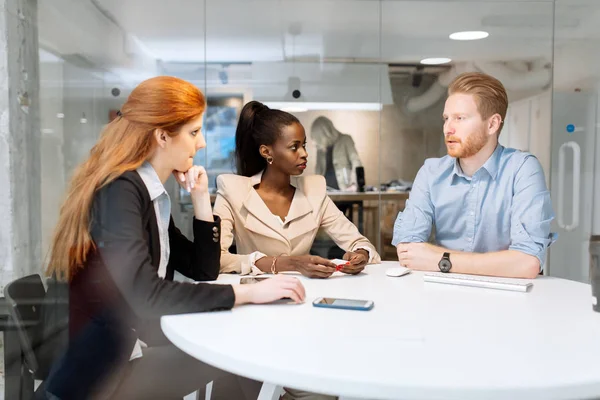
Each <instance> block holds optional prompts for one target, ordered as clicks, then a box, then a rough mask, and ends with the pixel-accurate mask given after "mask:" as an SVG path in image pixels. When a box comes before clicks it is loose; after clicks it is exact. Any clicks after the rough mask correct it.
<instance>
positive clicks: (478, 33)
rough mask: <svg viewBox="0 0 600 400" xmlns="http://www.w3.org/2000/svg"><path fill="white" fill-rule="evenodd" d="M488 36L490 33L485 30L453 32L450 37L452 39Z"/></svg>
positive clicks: (472, 38)
mask: <svg viewBox="0 0 600 400" xmlns="http://www.w3.org/2000/svg"><path fill="white" fill-rule="evenodd" d="M488 36H490V34H489V33H487V32H485V31H463V32H454V33H451V34H450V39H452V40H480V39H485V38H486V37H488Z"/></svg>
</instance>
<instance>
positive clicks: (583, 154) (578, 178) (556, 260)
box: [547, 91, 598, 282]
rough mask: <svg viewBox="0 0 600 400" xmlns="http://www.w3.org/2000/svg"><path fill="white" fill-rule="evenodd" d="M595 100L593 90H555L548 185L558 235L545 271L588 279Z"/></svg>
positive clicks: (595, 95) (565, 276)
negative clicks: (562, 91) (569, 91)
mask: <svg viewBox="0 0 600 400" xmlns="http://www.w3.org/2000/svg"><path fill="white" fill-rule="evenodd" d="M597 99H598V96H597V94H596V93H593V92H587V93H586V92H583V91H582V92H579V93H577V92H575V93H561V92H554V98H553V105H552V111H553V113H552V155H551V176H550V189H551V193H552V202H553V206H554V210H555V214H556V219H555V221H554V223H553V231H554V232H558V234H559V238H558V240H557V242H556V243H554V245H552V246H551V247H550V249H549V263H548V265H547V273H548V274H549V275H551V276H557V277H561V278H567V279H573V280H576V281H580V282H587V281H588V279H589V252H588V247H589V238H590V235H591V232H592V215H593V214H592V211H593V207H592V204H593V194H594V158H595V154H594V153H595V144H596V143H595V141H596V124H597V115H596V114H597V111H596V110H597Z"/></svg>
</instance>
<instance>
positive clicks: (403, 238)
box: [392, 162, 433, 246]
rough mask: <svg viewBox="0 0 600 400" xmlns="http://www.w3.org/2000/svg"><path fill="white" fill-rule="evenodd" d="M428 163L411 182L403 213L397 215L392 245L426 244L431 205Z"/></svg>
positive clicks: (429, 228) (430, 223) (430, 222)
mask: <svg viewBox="0 0 600 400" xmlns="http://www.w3.org/2000/svg"><path fill="white" fill-rule="evenodd" d="M428 175H429V173H428V163H427V162H425V164H424V165H423V166H422V167H421V169H420V170H419V172H418V173H417V177H416V178H415V181H414V182H413V186H412V190H411V192H410V196H409V198H408V200H407V201H406V206H405V208H404V211H401V212H399V213H398V217H397V218H396V222H395V223H394V235H393V238H392V245H394V246H398V244H399V243H418V242H427V240H429V236H430V235H431V227H432V222H433V204H432V202H431V194H430V190H429V176H428Z"/></svg>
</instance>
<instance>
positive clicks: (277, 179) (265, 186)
mask: <svg viewBox="0 0 600 400" xmlns="http://www.w3.org/2000/svg"><path fill="white" fill-rule="evenodd" d="M259 187H260V188H261V189H262V190H267V191H269V192H276V193H287V192H288V191H289V190H290V188H291V185H290V176H289V175H288V174H286V173H284V172H281V171H278V170H276V169H275V168H268V167H267V168H266V169H265V171H264V172H263V174H262V178H261V180H260V185H259Z"/></svg>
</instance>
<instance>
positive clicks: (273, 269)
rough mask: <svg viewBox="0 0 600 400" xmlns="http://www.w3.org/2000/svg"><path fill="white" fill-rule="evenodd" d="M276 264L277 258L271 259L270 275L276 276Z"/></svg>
mask: <svg viewBox="0 0 600 400" xmlns="http://www.w3.org/2000/svg"><path fill="white" fill-rule="evenodd" d="M276 262H277V257H273V263H272V264H271V273H272V274H273V275H277V268H276V267H275V263H276Z"/></svg>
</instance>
